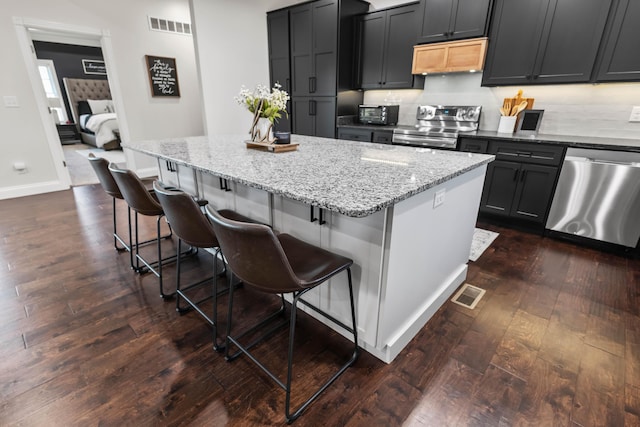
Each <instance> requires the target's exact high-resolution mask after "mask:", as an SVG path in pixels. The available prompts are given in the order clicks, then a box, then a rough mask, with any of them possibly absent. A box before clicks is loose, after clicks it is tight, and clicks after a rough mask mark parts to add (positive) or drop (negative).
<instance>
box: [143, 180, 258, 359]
mask: <svg viewBox="0 0 640 427" xmlns="http://www.w3.org/2000/svg"><path fill="white" fill-rule="evenodd" d="M153 189H154V190H155V194H156V196H157V198H158V200H159V202H160V204H161V205H162V209H163V210H164V214H165V216H166V218H167V220H168V221H169V224H170V225H171V229H172V230H173V232H174V234H175V235H176V237H177V238H178V249H177V253H180V252H181V250H182V249H181V248H182V242H185V243H187V244H188V245H190V246H191V247H193V248H202V249H210V250H213V276H212V277H208V278H206V279H203V280H201V281H199V282H196V283H192V284H190V285H187V286H184V287H183V286H182V285H181V284H180V257H178V259H177V261H176V310H178V312H180V313H183V312H185V311H187V310H189V308H192V309H194V310H195V311H197V312H198V313H199V314H200V315H201V316H202V317H204V319H205V320H206V321H207V322H208V323H209V324H210V325H211V326H212V327H213V348H214V349H215V350H222V349H223V348H224V344H219V343H218V333H217V328H218V296H219V295H221V294H223V293H225V292H227V291H228V288H224V289H218V263H217V260H218V255H219V254H220V245H219V244H218V239H217V237H216V233H215V232H214V231H213V227H212V226H211V223H210V222H209V220H208V219H207V217H206V216H205V215H204V213H203V212H202V211H201V210H200V206H199V205H198V203H196V201H194V200H193V198H192V197H191V196H190V195H189V194H187V193H185V192H183V191H181V190H177V189H172V188H167V187H164V186H163V185H162V183H160V182H159V181H154V183H153ZM218 212H219V213H220V215H222V216H224V217H226V218H231V219H233V220H235V221H244V222H252V220H251V219H250V218H247V217H245V216H243V215H240V214H239V213H237V212H235V211H232V210H229V209H223V210H220V211H218ZM220 258H221V259H222V262H223V266H224V257H222V255H220ZM222 274H224V271H223V272H222ZM211 281H212V282H213V291H212V295H211V296H209V297H207V298H204V299H202V300H200V301H194V300H192V299H191V298H190V297H189V296H188V295H187V292H188V291H190V290H193V289H195V288H198V287H200V286H202V285H205V284H207V283H209V282H211ZM181 299H184V300H185V301H186V303H187V304H188V305H189V307H182V306H181V305H180V303H181V301H180V300H181ZM208 299H213V310H212V311H213V312H212V315H211V317H209V315H207V314H206V313H205V312H204V311H202V309H201V308H200V304H202V303H203V302H205V301H206V300H208Z"/></svg>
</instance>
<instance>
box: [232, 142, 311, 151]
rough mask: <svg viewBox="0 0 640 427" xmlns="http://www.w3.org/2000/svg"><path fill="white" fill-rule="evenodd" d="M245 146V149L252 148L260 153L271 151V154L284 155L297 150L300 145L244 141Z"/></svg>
mask: <svg viewBox="0 0 640 427" xmlns="http://www.w3.org/2000/svg"><path fill="white" fill-rule="evenodd" d="M245 144H247V148H253V149H256V150H262V151H271V152H273V153H284V152H285V151H295V150H297V149H298V145H300V144H295V143H291V144H273V143H270V142H254V141H245Z"/></svg>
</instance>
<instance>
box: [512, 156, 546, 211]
mask: <svg viewBox="0 0 640 427" xmlns="http://www.w3.org/2000/svg"><path fill="white" fill-rule="evenodd" d="M556 173H557V168H554V167H551V166H540V165H527V164H525V165H522V167H521V169H520V174H519V175H520V176H519V177H518V188H517V191H516V194H515V197H514V202H513V206H512V211H511V216H513V217H514V218H522V219H526V220H530V221H535V222H542V221H543V219H544V217H545V215H546V212H547V210H548V209H549V206H550V205H551V196H552V195H553V188H554V184H555V178H556Z"/></svg>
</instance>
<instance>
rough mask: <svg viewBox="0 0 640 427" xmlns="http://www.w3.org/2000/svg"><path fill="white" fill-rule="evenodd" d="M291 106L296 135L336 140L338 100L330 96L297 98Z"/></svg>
mask: <svg viewBox="0 0 640 427" xmlns="http://www.w3.org/2000/svg"><path fill="white" fill-rule="evenodd" d="M291 104H292V117H293V129H294V131H295V133H297V134H300V135H309V136H321V137H325V138H335V136H336V98H334V97H330V96H317V97H295V98H293V100H292V103H291Z"/></svg>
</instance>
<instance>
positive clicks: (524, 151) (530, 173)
mask: <svg viewBox="0 0 640 427" xmlns="http://www.w3.org/2000/svg"><path fill="white" fill-rule="evenodd" d="M459 150H460V151H466V152H474V153H488V154H493V155H495V156H496V160H494V161H493V162H491V163H489V166H488V167H487V175H486V178H485V181H484V189H483V191H482V199H481V201H480V212H481V213H486V214H492V215H497V216H500V217H504V218H511V219H517V220H524V221H526V222H529V223H531V224H535V225H543V224H544V223H545V222H546V217H547V213H548V212H549V207H550V206H551V200H552V198H553V193H554V190H555V186H556V182H557V179H558V173H559V172H560V164H561V163H562V159H563V157H564V151H565V147H563V146H562V145H555V144H542V143H523V142H514V141H509V140H489V139H475V138H461V140H460V144H459Z"/></svg>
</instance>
